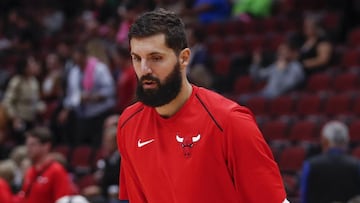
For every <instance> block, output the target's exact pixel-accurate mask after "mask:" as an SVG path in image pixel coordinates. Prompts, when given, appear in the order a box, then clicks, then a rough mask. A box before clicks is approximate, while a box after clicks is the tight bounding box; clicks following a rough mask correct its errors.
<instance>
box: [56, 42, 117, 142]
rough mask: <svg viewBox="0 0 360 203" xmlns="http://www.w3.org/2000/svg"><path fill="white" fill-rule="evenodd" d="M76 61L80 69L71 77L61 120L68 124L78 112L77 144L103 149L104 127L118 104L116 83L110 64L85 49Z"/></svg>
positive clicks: (79, 49)
mask: <svg viewBox="0 0 360 203" xmlns="http://www.w3.org/2000/svg"><path fill="white" fill-rule="evenodd" d="M73 58H74V62H75V64H76V66H75V67H73V68H72V69H71V70H70V73H69V76H68V77H69V78H68V87H67V90H66V97H65V100H64V109H63V110H62V112H61V113H60V120H62V121H65V120H66V119H67V118H68V116H69V115H70V113H71V111H75V112H76V117H77V119H76V121H77V123H76V125H77V130H76V136H75V137H76V138H75V142H76V144H77V145H81V144H92V145H93V146H94V147H99V146H100V144H101V133H102V130H103V129H102V124H103V122H104V120H105V118H106V117H107V116H108V115H109V114H110V112H111V110H113V107H114V105H115V87H114V80H113V78H112V76H111V73H110V71H109V68H108V67H107V65H105V64H104V63H103V62H101V61H100V60H99V59H97V58H96V57H92V56H90V55H89V54H88V51H87V50H86V49H85V47H83V46H79V47H77V48H76V49H75V50H74V53H73Z"/></svg>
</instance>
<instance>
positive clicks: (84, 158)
mask: <svg viewBox="0 0 360 203" xmlns="http://www.w3.org/2000/svg"><path fill="white" fill-rule="evenodd" d="M92 153H93V149H92V148H91V147H90V146H87V145H82V146H78V147H75V148H74V149H73V151H72V153H71V159H70V165H71V167H72V168H73V169H74V170H75V172H76V173H79V174H84V173H88V172H89V171H90V169H91V156H92Z"/></svg>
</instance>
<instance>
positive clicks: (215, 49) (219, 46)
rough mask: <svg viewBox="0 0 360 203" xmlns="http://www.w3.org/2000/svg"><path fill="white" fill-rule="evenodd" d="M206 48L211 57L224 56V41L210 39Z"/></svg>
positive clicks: (216, 38)
mask: <svg viewBox="0 0 360 203" xmlns="http://www.w3.org/2000/svg"><path fill="white" fill-rule="evenodd" d="M207 48H208V49H209V51H210V52H211V53H212V54H213V55H218V54H224V51H225V43H224V40H223V39H221V38H218V37H215V38H212V39H211V40H209V41H208V42H207Z"/></svg>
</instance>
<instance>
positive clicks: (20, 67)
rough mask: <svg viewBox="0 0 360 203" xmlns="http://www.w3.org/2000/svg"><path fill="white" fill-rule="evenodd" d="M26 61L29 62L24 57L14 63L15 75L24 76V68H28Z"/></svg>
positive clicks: (27, 58)
mask: <svg viewBox="0 0 360 203" xmlns="http://www.w3.org/2000/svg"><path fill="white" fill-rule="evenodd" d="M28 60H29V57H28V56H25V57H21V58H20V59H19V60H18V61H17V62H16V74H18V75H21V76H25V74H26V68H27V66H28Z"/></svg>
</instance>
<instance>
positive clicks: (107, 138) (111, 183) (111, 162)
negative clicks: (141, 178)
mask: <svg viewBox="0 0 360 203" xmlns="http://www.w3.org/2000/svg"><path fill="white" fill-rule="evenodd" d="M116 132H117V127H116V126H111V127H108V128H106V129H105V131H104V136H103V144H102V149H103V150H104V155H105V159H104V160H101V161H99V163H98V167H99V170H100V171H101V173H102V177H101V178H100V181H99V182H100V187H101V191H102V195H103V196H104V197H105V198H106V199H109V200H110V199H117V197H118V191H119V168H120V163H121V158H120V154H119V152H118V151H117V144H116ZM114 188H116V189H114ZM114 193H115V194H114Z"/></svg>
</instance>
